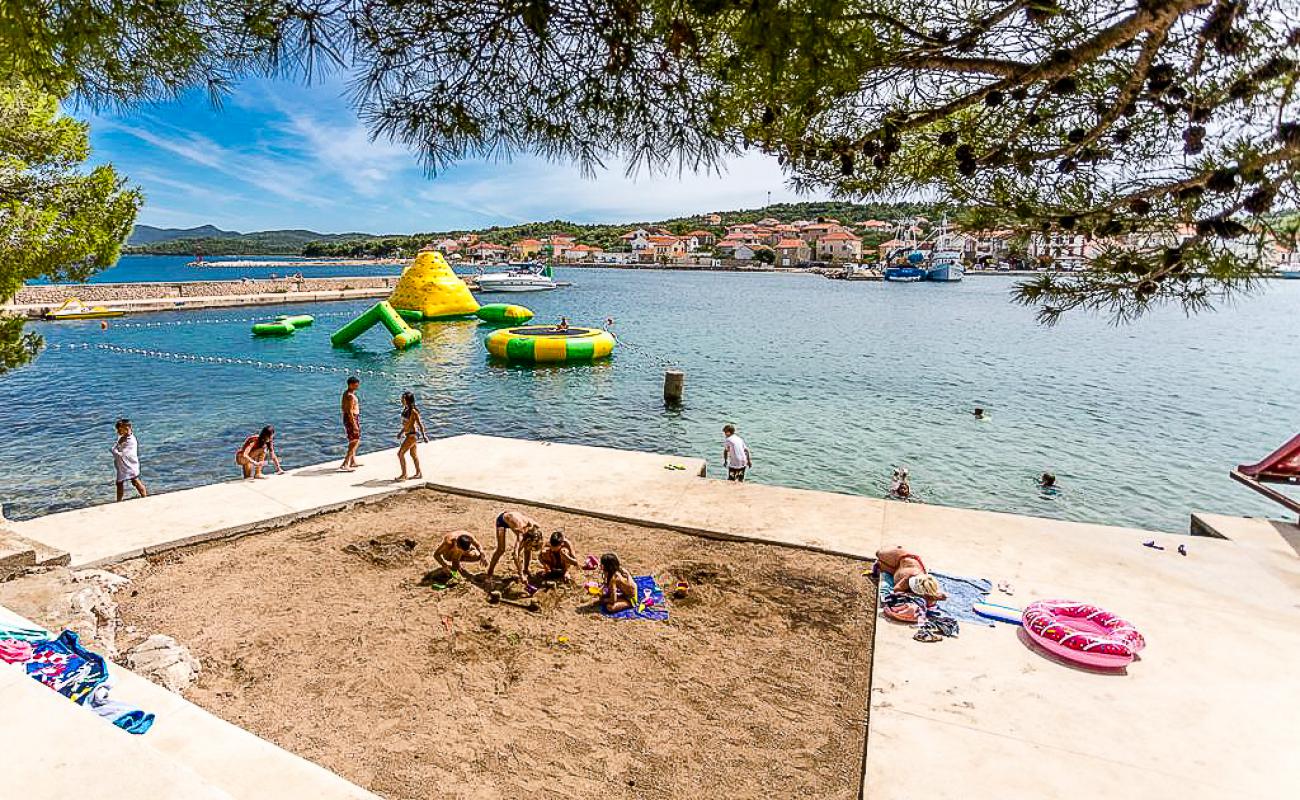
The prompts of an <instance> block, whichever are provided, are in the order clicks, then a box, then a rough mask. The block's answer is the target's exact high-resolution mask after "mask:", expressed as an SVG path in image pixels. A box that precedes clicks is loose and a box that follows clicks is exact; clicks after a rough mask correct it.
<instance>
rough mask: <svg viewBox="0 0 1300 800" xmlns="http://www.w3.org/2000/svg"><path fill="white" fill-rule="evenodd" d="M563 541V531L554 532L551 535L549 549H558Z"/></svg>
mask: <svg viewBox="0 0 1300 800" xmlns="http://www.w3.org/2000/svg"><path fill="white" fill-rule="evenodd" d="M563 541H564V531H555V532H554V533H552V534H551V547H559V546H560V544H561V543H562V542H563Z"/></svg>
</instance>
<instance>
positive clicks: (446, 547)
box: [433, 531, 483, 578]
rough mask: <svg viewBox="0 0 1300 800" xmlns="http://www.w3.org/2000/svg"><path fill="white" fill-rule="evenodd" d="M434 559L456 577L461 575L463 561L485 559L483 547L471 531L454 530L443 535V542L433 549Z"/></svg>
mask: <svg viewBox="0 0 1300 800" xmlns="http://www.w3.org/2000/svg"><path fill="white" fill-rule="evenodd" d="M433 559H434V560H435V561H437V562H438V564H439V565H440V566H441V567H442V568H443V569H445V570H447V571H449V572H450V573H451V577H453V578H456V577H459V576H460V564H461V562H462V561H470V562H473V561H478V562H481V561H483V548H481V547H479V544H478V541H477V540H476V539H475V538H474V537H473V536H472V535H471V534H470V532H469V531H452V532H451V533H449V534H447V535H446V536H444V537H442V544H439V545H438V549H437V550H434V551H433ZM448 562H450V563H448Z"/></svg>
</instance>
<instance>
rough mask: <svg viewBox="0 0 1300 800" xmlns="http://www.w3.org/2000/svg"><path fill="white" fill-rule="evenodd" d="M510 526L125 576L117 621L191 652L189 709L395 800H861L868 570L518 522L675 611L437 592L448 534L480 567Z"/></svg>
mask: <svg viewBox="0 0 1300 800" xmlns="http://www.w3.org/2000/svg"><path fill="white" fill-rule="evenodd" d="M501 510H502V508H501V507H500V506H499V505H498V504H495V503H491V502H488V501H483V500H477V499H470V498H464V497H459V496H450V495H444V494H439V493H436V492H433V491H429V490H420V491H417V492H413V493H410V494H407V495H402V496H400V497H396V498H393V499H390V500H386V501H383V502H381V503H379V504H376V505H372V506H365V507H360V508H355V509H352V510H349V511H345V512H337V513H332V514H327V515H324V516H319V517H315V518H312V519H308V520H304V521H301V522H298V523H295V524H293V525H291V526H288V527H285V528H282V529H280V530H277V531H273V532H271V533H267V534H261V535H256V536H249V537H246V538H243V539H239V540H236V541H233V542H223V543H214V544H210V545H200V546H196V547H193V548H189V549H186V550H180V551H174V552H172V553H168V554H165V555H163V556H159V557H155V558H152V559H150V560H148V561H143V560H141V561H135V562H130V563H128V564H124V565H121V567H122V568H124V569H123V571H125V572H127V573H128V574H131V576H132V578H133V580H134V584H133V585H132V591H131V592H130V596H129V597H120V598H119V599H120V600H121V611H122V614H123V619H124V622H125V624H126V625H130V626H134V627H135V629H136V630H138V631H140V632H142V633H143V632H146V631H148V632H165V633H168V634H170V635H173V636H175V637H176V638H178V639H179V640H181V641H182V642H184V643H186V644H187V645H188V646H189V647H190V648H191V649H192V650H193V651H194V653H195V655H197V656H198V658H199V660H200V661H201V663H202V665H203V673H202V675H201V677H200V679H199V681H198V682H197V683H196V684H195V685H194V686H192V687H191V688H190V689H189V690H188V691H187V693H186V694H187V696H188V697H189V698H190V699H191V700H192V701H194V702H196V703H198V704H199V705H201V706H203V707H205V708H207V709H208V710H210V711H212V712H213V713H215V714H217V715H219V716H221V717H224V718H226V719H227V720H230V721H231V722H234V723H235V724H237V725H240V726H243V727H245V728H248V729H249V730H251V731H253V732H255V733H257V734H259V735H261V736H264V737H266V738H268V739H270V740H271V741H273V742H275V743H277V744H279V745H281V746H283V747H285V748H287V749H289V750H291V751H293V752H295V753H298V754H299V755H302V756H304V757H306V758H309V759H312V760H314V761H316V762H318V763H320V764H322V765H324V766H326V767H328V768H329V769H331V770H334V771H336V772H338V773H339V774H340V775H342V776H344V777H345V778H347V779H349V780H351V781H354V782H356V783H358V784H360V785H362V786H365V787H367V788H369V789H371V790H372V791H374V792H376V793H378V794H380V795H383V796H384V797H388V798H427V797H435V796H436V797H452V798H473V799H475V800H487V799H488V798H518V797H524V796H527V797H532V798H573V797H581V796H602V797H619V798H674V799H676V798H687V797H729V798H750V797H753V798H759V797H763V798H767V797H798V796H805V797H817V798H844V800H848V798H853V797H856V796H857V791H858V786H859V781H860V778H861V774H862V773H861V768H862V767H861V765H862V756H863V747H864V737H865V727H866V726H865V717H866V714H867V698H868V687H869V672H870V664H871V641H872V635H871V634H872V625H873V613H874V609H873V603H872V592H871V584H870V582H869V581H868V580H867V579H866V578H864V577H863V576H862V574H861V573H862V565H861V564H860V563H859V562H856V561H853V560H850V559H844V558H837V557H832V556H825V555H819V554H813V553H805V552H801V551H793V550H788V549H782V548H774V547H767V546H760V545H748V544H739V543H728V542H717V541H711V540H706V539H699V538H695V537H689V536H685V535H681V534H676V533H672V532H668V531H663V530H657V529H650V528H641V527H635V526H629V525H619V524H614V523H609V522H604V521H600V520H594V519H591V518H587V517H582V516H576V515H569V514H561V513H557V512H550V511H546V510H533V509H527V508H526V507H524V508H523V510H525V511H526V512H527V513H530V514H532V515H534V516H535V517H536V518H537V519H538V520H539V521H540V522H541V523H542V524H543V525H544V526H546V528H547V529H548V530H550V529H555V528H562V529H563V530H565V532H566V533H567V535H568V537H569V538H570V539H571V540H572V541H573V542H574V543H575V545H576V548H577V552H578V554H579V557H580V558H582V557H584V556H585V554H587V553H594V554H599V553H601V552H604V551H607V550H615V551H616V552H618V553H619V555H620V556H621V558H622V559H623V563H624V564H625V565H627V566H628V567H629V568H630V569H631V571H632V572H633V574H646V573H649V574H653V575H655V576H656V577H657V578H658V579H659V581H660V582H661V583H664V582H670V585H671V583H672V582H675V581H677V580H681V579H684V580H687V581H689V582H690V584H691V591H690V594H689V596H688V597H687V598H686V599H684V600H680V601H679V600H671V601H670V604H669V608H670V612H671V618H670V620H669V621H668V622H655V621H644V620H633V621H617V620H611V619H607V618H605V617H602V616H601V615H600V614H598V613H597V612H596V609H595V607H594V605H593V603H592V598H591V597H590V596H588V595H587V594H586V593H585V591H584V590H583V588H582V586H581V581H582V580H585V576H580V577H579V578H578V582H577V583H575V584H573V585H567V586H566V585H563V584H562V585H560V586H559V587H558V588H555V589H543V590H542V591H541V592H540V593H539V594H538V600H539V601H540V605H541V611H540V612H538V613H531V612H528V611H525V610H522V609H519V608H516V607H513V606H507V605H489V604H488V603H487V602H486V594H485V592H484V591H483V589H482V588H480V587H479V586H476V585H473V584H471V583H464V584H461V585H459V586H455V587H453V588H450V589H446V590H436V589H434V588H432V587H431V586H430V585H429V573H430V571H431V569H432V568H433V567H434V566H436V564H434V562H433V560H432V550H433V548H434V546H435V541H436V540H437V539H438V538H440V536H441V534H442V533H444V532H448V531H451V530H455V529H458V528H466V529H470V530H472V531H473V532H474V533H475V534H476V535H477V536H479V537H480V540H481V541H483V540H488V541H484V543H485V544H488V545H490V544H491V543H492V541H494V539H493V537H492V536H491V525H492V520H493V519H494V517H495V515H496V513H497V512H499V511H501ZM509 564H510V561H509V558H508V557H507V558H505V559H504V560H503V562H502V564H501V566H500V567H498V570H499V572H501V573H502V574H509V573H510V571H511V570H510V568H509ZM470 571H471V572H476V571H478V570H477V569H475V568H471V569H470ZM512 594H515V595H517V594H518V587H517V585H513V584H512V587H511V589H510V590H509V591H507V596H510V595H512ZM561 637H564V641H561ZM129 644H130V642H129V641H128V642H124V645H126V646H129Z"/></svg>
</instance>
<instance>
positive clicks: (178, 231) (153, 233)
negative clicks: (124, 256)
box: [126, 225, 243, 247]
mask: <svg viewBox="0 0 1300 800" xmlns="http://www.w3.org/2000/svg"><path fill="white" fill-rule="evenodd" d="M242 235H243V234H241V233H239V231H223V230H221V229H220V228H218V227H216V226H215V225H200V226H199V227H197V228H155V227H154V226H152V225H136V226H135V230H133V231H131V237H130V238H129V239H127V240H126V244H127V246H128V247H133V246H136V245H142V244H152V243H153V242H165V241H168V240H170V239H217V238H238V237H239V236H242Z"/></svg>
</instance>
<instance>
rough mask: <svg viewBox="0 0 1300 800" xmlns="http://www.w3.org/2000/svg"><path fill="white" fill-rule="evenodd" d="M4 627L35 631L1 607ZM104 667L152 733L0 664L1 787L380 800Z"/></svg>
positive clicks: (46, 792) (35, 794)
mask: <svg viewBox="0 0 1300 800" xmlns="http://www.w3.org/2000/svg"><path fill="white" fill-rule="evenodd" d="M0 621H6V622H10V623H14V624H18V625H22V626H25V627H39V626H38V625H35V624H34V623H32V622H30V621H28V620H27V619H25V618H24V617H22V616H20V615H18V614H15V613H14V612H12V611H10V610H9V609H6V608H4V607H3V606H0ZM110 669H111V672H112V675H113V679H114V681H115V685H114V687H113V693H114V697H115V698H116V699H118V700H120V701H122V702H126V703H129V704H134V705H137V706H139V707H140V708H142V709H144V710H146V711H149V712H151V713H153V714H155V715H156V718H155V721H154V725H153V727H152V728H150V729H149V732H148V733H146V734H143V735H141V736H133V735H131V734H129V733H126V732H125V731H121V730H118V729H117V728H115V727H113V725H112V724H111V723H109V722H108V721H107V720H105V719H103V718H101V717H99V716H98V715H96V714H95V713H94V712H92V711H90V710H89V709H87V708H84V707H82V706H79V705H77V704H75V703H73V702H72V701H70V700H68V699H67V698H65V697H62V696H60V695H59V694H58V693H57V692H54V691H52V690H50V689H49V688H47V687H45V686H42V685H40V684H39V683H37V682H36V681H34V680H32V679H31V678H29V677H27V675H26V674H25V672H24V670H23V669H22V668H21V667H18V666H14V665H11V664H4V663H0V708H3V709H4V711H5V715H4V720H3V722H0V753H3V754H4V762H3V763H4V766H5V769H4V781H5V785H7V786H9V787H11V788H12V789H14V790H16V791H20V792H21V795H22V796H23V797H27V798H51V800H62V799H63V798H70V797H86V796H90V797H135V798H186V799H187V800H188V799H189V798H195V800H261V798H267V797H311V798H321V799H322V800H378V798H377V797H376V796H375V795H373V794H371V793H370V792H367V791H365V790H364V789H362V788H360V787H358V786H356V785H354V784H352V783H349V782H348V781H346V780H344V779H343V778H340V777H339V776H338V775H335V774H334V773H333V772H330V771H329V770H327V769H325V768H324V767H321V766H318V765H316V764H313V763H312V762H310V761H307V760H306V759H303V758H300V757H298V756H296V755H294V754H292V753H290V752H288V751H287V750H282V749H281V748H279V747H276V746H275V745H273V744H271V743H270V742H268V741H266V740H265V739H261V738H259V737H258V736H255V735H253V734H252V733H249V732H248V731H246V730H244V729H242V728H239V727H236V726H234V725H231V724H230V723H228V722H225V721H224V720H221V719H219V718H217V717H215V716H213V715H212V714H209V713H208V712H207V711H204V710H203V709H201V708H199V707H198V706H196V705H194V704H193V703H190V702H189V701H188V700H186V699H185V698H183V697H180V696H179V695H176V694H173V693H172V692H169V691H167V690H166V689H164V688H162V687H161V686H158V685H156V684H154V683H152V682H150V681H148V680H146V679H144V678H142V677H140V676H138V675H136V674H134V673H132V672H130V671H128V670H126V669H123V668H121V667H118V666H116V665H114V666H112V667H111V668H110ZM0 796H3V797H8V796H9V795H7V794H4V793H0ZM14 796H18V795H16V794H15V795H14Z"/></svg>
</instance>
